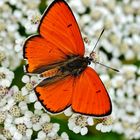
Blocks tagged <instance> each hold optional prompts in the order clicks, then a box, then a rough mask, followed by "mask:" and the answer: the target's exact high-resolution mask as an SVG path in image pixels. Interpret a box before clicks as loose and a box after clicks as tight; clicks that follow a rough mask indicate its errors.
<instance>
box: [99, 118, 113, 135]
mask: <svg viewBox="0 0 140 140" xmlns="http://www.w3.org/2000/svg"><path fill="white" fill-rule="evenodd" d="M96 129H97V130H100V131H101V132H103V133H105V132H110V131H111V130H112V118H111V117H106V118H104V119H103V120H102V122H101V123H98V124H97V125H96Z"/></svg>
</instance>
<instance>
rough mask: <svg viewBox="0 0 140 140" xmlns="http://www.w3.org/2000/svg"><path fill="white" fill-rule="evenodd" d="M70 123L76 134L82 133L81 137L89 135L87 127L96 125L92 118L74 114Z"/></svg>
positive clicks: (69, 125) (70, 127)
mask: <svg viewBox="0 0 140 140" xmlns="http://www.w3.org/2000/svg"><path fill="white" fill-rule="evenodd" d="M68 121H69V122H68V127H69V129H70V130H72V131H73V132H74V133H76V134H78V133H81V135H86V134H87V133H88V129H87V126H92V125H93V124H94V122H93V118H92V117H87V116H83V115H79V114H73V115H72V116H71V117H70V118H69V120H68Z"/></svg>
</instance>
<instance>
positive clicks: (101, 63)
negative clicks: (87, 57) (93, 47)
mask: <svg viewBox="0 0 140 140" xmlns="http://www.w3.org/2000/svg"><path fill="white" fill-rule="evenodd" d="M95 64H99V65H102V66H104V67H106V68H108V69H112V70H114V71H116V72H120V71H119V70H117V69H115V68H112V67H109V66H106V65H105V64H103V63H100V62H95Z"/></svg>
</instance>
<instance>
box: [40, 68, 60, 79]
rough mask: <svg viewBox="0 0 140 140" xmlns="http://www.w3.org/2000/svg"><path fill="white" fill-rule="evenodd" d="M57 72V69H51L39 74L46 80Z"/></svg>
mask: <svg viewBox="0 0 140 140" xmlns="http://www.w3.org/2000/svg"><path fill="white" fill-rule="evenodd" d="M58 71H59V69H58V68H53V69H50V70H47V71H45V72H43V73H41V75H40V77H46V78H48V77H53V76H55V75H56V74H57V73H58Z"/></svg>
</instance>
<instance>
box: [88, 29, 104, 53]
mask: <svg viewBox="0 0 140 140" xmlns="http://www.w3.org/2000/svg"><path fill="white" fill-rule="evenodd" d="M104 31H105V28H103V30H102V32H101V33H100V36H99V38H98V40H97V42H96V44H95V46H94V48H93V50H92V52H91V53H90V54H92V53H93V52H94V50H95V48H96V47H97V44H98V42H99V40H100V39H101V36H102V35H103V33H104Z"/></svg>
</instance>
